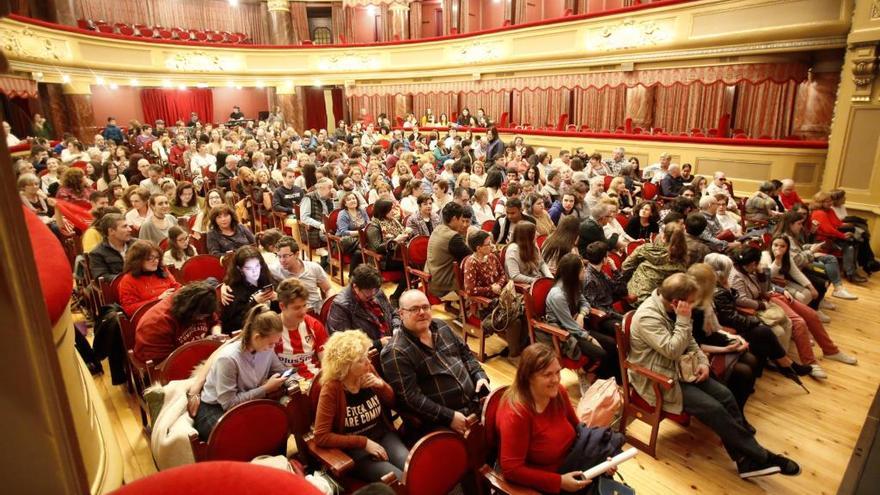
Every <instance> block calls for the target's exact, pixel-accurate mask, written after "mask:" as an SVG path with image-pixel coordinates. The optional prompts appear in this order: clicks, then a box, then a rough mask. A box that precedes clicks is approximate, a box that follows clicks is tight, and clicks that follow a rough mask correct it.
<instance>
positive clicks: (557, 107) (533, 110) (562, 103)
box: [471, 88, 571, 127]
mask: <svg viewBox="0 0 880 495" xmlns="http://www.w3.org/2000/svg"><path fill="white" fill-rule="evenodd" d="M570 95H571V90H568V89H565V88H563V89H533V90H526V91H514V92H513V117H512V119H513V120H514V121H515V122H519V123H520V124H531V125H532V126H533V127H544V126H546V125H554V126H555V125H556V122H557V120H558V119H559V116H560V115H562V114H564V113H565V114H567V113H568V106H569V105H568V104H569V99H570ZM471 111H473V109H471ZM569 117H570V116H569Z"/></svg>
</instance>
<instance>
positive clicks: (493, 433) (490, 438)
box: [481, 385, 508, 466]
mask: <svg viewBox="0 0 880 495" xmlns="http://www.w3.org/2000/svg"><path fill="white" fill-rule="evenodd" d="M507 387H508V386H507V385H505V386H503V387H498V388H496V389H495V390H493V391H492V393H490V394H489V397H487V398H486V401H485V402H484V403H483V417H482V418H481V423H483V428H484V432H483V435H484V436H485V441H486V449H487V452H486V455H487V458H486V463H487V464H489V465H490V466H491V465H493V464H494V463H495V460H496V458H497V456H498V452H497V449H498V426H497V425H496V423H495V418H496V417H497V415H498V406H499V405H500V404H501V398H502V397H503V396H504V392H505V391H506V390H507Z"/></svg>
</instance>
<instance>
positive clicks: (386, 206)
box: [365, 199, 434, 302]
mask: <svg viewBox="0 0 880 495" xmlns="http://www.w3.org/2000/svg"><path fill="white" fill-rule="evenodd" d="M373 205H374V206H373V218H372V219H371V220H370V223H368V224H367V226H366V227H365V229H366V235H367V247H368V248H369V249H371V250H372V251H375V252H377V253H379V254H381V255H382V256H383V258H382V263H383V264H384V266H382V267H381V269H382V271H389V272H398V273H400V281H399V282H398V283H397V289H395V290H394V293H393V294H392V295H391V301H392V302H396V301H397V300H398V299H400V295H401V294H403V291H404V290H406V278H405V277H404V276H403V263H402V262H401V261H400V259H397V257H398V253H399V250H400V249H401V247H403V248H404V249H405V245H404V242H406V240H407V239H409V237H410V235H411V234H412V230H411V229H410V228H409V227H407V228H404V226H403V225H402V224H401V223H400V220H399V219H398V217H399V216H400V210H399V207H398V206H397V205H395V204H394V203H393V202H391V201H389V200H387V199H380V200H378V201H376V202H375V203H373ZM431 215H432V217H433V216H434V214H433V213H432V214H431ZM431 223H433V219H432V220H431Z"/></svg>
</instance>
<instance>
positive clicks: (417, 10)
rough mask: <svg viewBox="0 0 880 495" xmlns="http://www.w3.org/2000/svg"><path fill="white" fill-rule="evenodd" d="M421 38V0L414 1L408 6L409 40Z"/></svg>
mask: <svg viewBox="0 0 880 495" xmlns="http://www.w3.org/2000/svg"><path fill="white" fill-rule="evenodd" d="M421 37H422V0H414V1H413V2H410V4H409V39H411V40H417V39H419V38H421Z"/></svg>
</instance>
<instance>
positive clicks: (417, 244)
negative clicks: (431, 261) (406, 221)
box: [406, 235, 430, 268]
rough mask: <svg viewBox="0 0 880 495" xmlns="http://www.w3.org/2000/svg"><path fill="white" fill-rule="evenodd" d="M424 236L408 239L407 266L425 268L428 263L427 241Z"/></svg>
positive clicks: (427, 238)
mask: <svg viewBox="0 0 880 495" xmlns="http://www.w3.org/2000/svg"><path fill="white" fill-rule="evenodd" d="M429 239H430V238H429V237H428V236H426V235H417V236H415V237H413V238H412V239H410V241H409V242H408V243H407V245H406V258H407V266H409V267H412V268H418V267H423V266H425V263H426V262H427V261H428V240H429Z"/></svg>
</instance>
